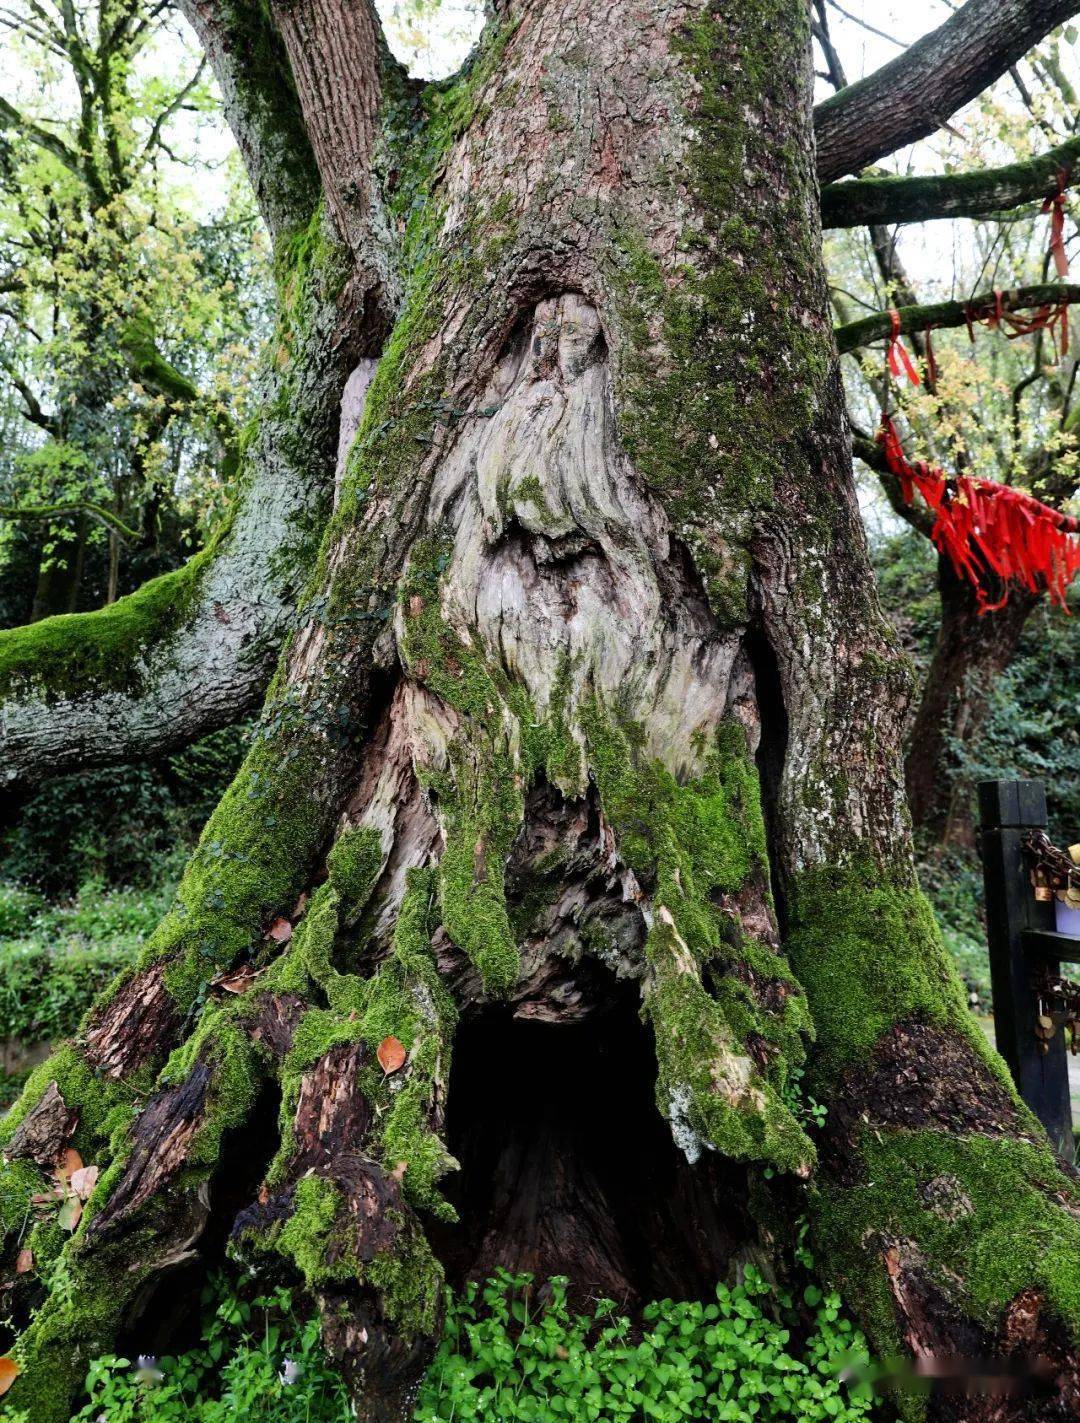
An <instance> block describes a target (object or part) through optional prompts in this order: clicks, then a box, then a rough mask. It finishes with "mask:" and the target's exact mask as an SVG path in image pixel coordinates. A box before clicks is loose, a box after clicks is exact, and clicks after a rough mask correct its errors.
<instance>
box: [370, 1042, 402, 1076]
mask: <svg viewBox="0 0 1080 1423" xmlns="http://www.w3.org/2000/svg"><path fill="white" fill-rule="evenodd" d="M375 1056H376V1057H377V1058H378V1059H379V1066H380V1067H381V1068H382V1070H383V1072H384V1073H385V1074H386V1076H387V1077H389V1076H390V1074H391V1073H392V1072H397V1071H399V1070H400V1069H401V1068H402V1067H404V1066H405V1048H404V1047H403V1046H402V1044H401V1042H400V1041H399V1039H397V1038H393V1037H390V1038H383V1040H382V1042H381V1043H380V1044H379V1047H378V1051H377V1052H376V1054H375Z"/></svg>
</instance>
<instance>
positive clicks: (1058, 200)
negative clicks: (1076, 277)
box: [1042, 171, 1069, 277]
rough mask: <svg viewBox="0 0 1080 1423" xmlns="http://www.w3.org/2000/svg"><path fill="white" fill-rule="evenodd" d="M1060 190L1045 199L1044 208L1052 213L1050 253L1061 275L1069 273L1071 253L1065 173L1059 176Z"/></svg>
mask: <svg viewBox="0 0 1080 1423" xmlns="http://www.w3.org/2000/svg"><path fill="white" fill-rule="evenodd" d="M1057 185H1058V190H1057V192H1056V193H1055V194H1054V196H1053V197H1051V198H1045V199H1044V200H1043V205H1042V210H1043V212H1044V213H1049V214H1050V254H1051V256H1052V257H1053V259H1054V266H1055V267H1056V268H1057V274H1058V276H1059V277H1067V276H1068V275H1069V254H1068V253H1067V252H1066V251H1065V173H1064V171H1061V172H1060V173H1058V176H1057Z"/></svg>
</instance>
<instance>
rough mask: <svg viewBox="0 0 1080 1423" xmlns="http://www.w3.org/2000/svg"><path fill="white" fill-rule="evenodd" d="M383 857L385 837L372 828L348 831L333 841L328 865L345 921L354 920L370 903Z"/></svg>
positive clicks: (331, 881)
mask: <svg viewBox="0 0 1080 1423" xmlns="http://www.w3.org/2000/svg"><path fill="white" fill-rule="evenodd" d="M383 858H384V856H383V848H382V836H381V835H380V834H379V832H378V831H377V830H373V829H372V828H371V827H370V826H365V827H364V828H362V829H360V830H347V831H346V832H345V833H344V834H343V835H339V836H338V838H337V839H336V840H335V841H334V845H333V848H332V849H331V851H330V854H329V855H328V857H327V861H326V866H327V869H328V870H329V872H330V883H331V884H332V885H333V887H334V889H335V890H337V892H338V895H339V897H340V900H341V910H340V913H341V915H342V917H343V918H344V919H352V918H354V917H355V916H356V915H357V914H359V913H360V911H361V910H362V909H363V907H364V905H365V904H367V902H368V899H369V898H370V897H371V891H372V890H373V889H374V888H375V881H376V880H377V879H378V877H379V875H380V873H381V872H382V867H383Z"/></svg>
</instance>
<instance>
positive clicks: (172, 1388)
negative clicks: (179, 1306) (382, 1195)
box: [72, 1279, 351, 1423]
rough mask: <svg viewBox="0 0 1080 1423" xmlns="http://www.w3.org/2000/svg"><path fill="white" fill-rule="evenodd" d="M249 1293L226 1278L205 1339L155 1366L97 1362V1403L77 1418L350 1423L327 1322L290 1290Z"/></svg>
mask: <svg viewBox="0 0 1080 1423" xmlns="http://www.w3.org/2000/svg"><path fill="white" fill-rule="evenodd" d="M246 1293H248V1292H244V1293H241V1294H236V1293H233V1292H232V1291H231V1290H230V1289H229V1288H228V1287H227V1286H226V1284H225V1281H224V1280H223V1279H218V1280H216V1281H215V1282H214V1283H213V1284H212V1285H211V1286H210V1287H209V1288H208V1289H207V1290H206V1291H205V1292H204V1295H203V1304H204V1305H205V1306H207V1312H206V1314H205V1316H204V1319H203V1325H202V1331H201V1338H200V1340H199V1343H198V1344H197V1345H196V1347H195V1348H193V1349H190V1350H188V1351H186V1352H185V1353H182V1354H179V1355H176V1356H171V1357H166V1358H162V1359H160V1360H157V1361H156V1363H155V1367H154V1368H152V1369H146V1370H143V1371H142V1372H141V1373H140V1370H139V1368H138V1366H137V1365H138V1361H137V1360H135V1361H132V1360H130V1359H126V1358H122V1357H118V1356H116V1355H112V1354H108V1355H105V1356H103V1357H101V1358H98V1359H95V1360H94V1361H93V1363H92V1364H91V1365H90V1371H89V1373H88V1375H87V1380H86V1388H87V1393H88V1394H89V1402H88V1403H87V1404H86V1405H85V1406H84V1407H83V1408H82V1409H80V1411H79V1412H78V1413H77V1414H76V1415H75V1417H74V1418H73V1420H72V1423H134V1420H136V1419H138V1420H140V1423H233V1420H234V1419H237V1418H243V1419H250V1420H252V1423H347V1420H348V1419H349V1417H350V1416H351V1415H350V1412H349V1406H348V1399H347V1396H346V1393H345V1386H344V1383H343V1382H342V1380H341V1379H340V1377H339V1376H338V1375H337V1374H335V1373H334V1372H332V1370H331V1369H330V1368H329V1367H328V1366H327V1364H326V1362H325V1360H324V1358H323V1354H322V1350H321V1347H320V1344H319V1325H318V1321H317V1320H316V1319H306V1320H305V1319H302V1318H300V1317H299V1316H298V1315H297V1314H296V1313H295V1311H294V1310H293V1307H292V1299H291V1296H290V1294H289V1291H288V1290H285V1289H277V1290H275V1291H274V1292H273V1293H272V1294H269V1295H257V1296H256V1297H255V1298H254V1299H248V1298H245V1294H246ZM290 1365H291V1366H292V1367H290ZM294 1371H295V1373H296V1378H295V1382H286V1381H285V1380H286V1379H288V1378H289V1377H290V1376H291V1375H292V1374H293V1372H294ZM157 1375H160V1378H158V1377H157Z"/></svg>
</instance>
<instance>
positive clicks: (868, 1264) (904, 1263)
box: [789, 867, 1080, 1420]
mask: <svg viewBox="0 0 1080 1423" xmlns="http://www.w3.org/2000/svg"><path fill="white" fill-rule="evenodd" d="M793 911H794V913H793V917H794V932H793V934H792V936H791V938H790V941H789V951H790V954H791V958H792V962H793V965H794V967H795V969H796V971H797V973H798V974H799V978H800V980H801V982H802V983H803V984H804V985H805V987H806V990H807V994H808V996H809V1000H810V1005H811V1009H812V1011H813V1014H814V1020H815V1024H816V1027H817V1030H818V1051H817V1055H816V1058H815V1060H814V1062H813V1064H812V1073H811V1081H812V1085H813V1090H814V1092H815V1095H816V1096H817V1097H818V1098H819V1099H820V1100H822V1101H825V1102H826V1103H828V1116H827V1119H826V1124H825V1129H824V1132H823V1134H822V1138H821V1141H820V1152H821V1171H820V1172H819V1174H818V1176H817V1178H816V1181H815V1185H814V1188H813V1189H812V1192H811V1218H812V1222H813V1229H814V1234H815V1237H816V1242H817V1247H818V1250H819V1253H820V1256H821V1258H822V1261H823V1263H824V1265H825V1268H826V1270H827V1271H828V1273H829V1275H830V1276H831V1277H832V1279H833V1280H834V1281H835V1282H836V1283H837V1285H839V1287H840V1288H841V1289H842V1291H843V1293H844V1297H845V1299H847V1300H848V1301H849V1303H851V1304H852V1305H853V1306H854V1307H855V1308H856V1309H857V1310H858V1311H859V1313H860V1317H861V1319H862V1322H863V1323H864V1325H865V1327H866V1329H867V1332H868V1334H869V1335H870V1337H871V1340H872V1342H873V1344H874V1346H875V1348H876V1350H877V1351H878V1353H879V1354H881V1355H883V1356H888V1355H892V1354H897V1353H901V1354H915V1355H916V1356H919V1355H926V1354H936V1355H939V1356H945V1355H961V1356H964V1357H967V1358H971V1357H972V1356H982V1357H993V1356H999V1355H1006V1356H1009V1355H1012V1356H1014V1361H1015V1357H1020V1358H1021V1359H1022V1360H1023V1361H1025V1362H1026V1361H1030V1360H1031V1359H1033V1358H1035V1357H1037V1356H1040V1355H1041V1356H1043V1358H1044V1362H1045V1361H1049V1365H1050V1367H1049V1372H1048V1373H1047V1380H1048V1382H1047V1388H1048V1391H1049V1393H1052V1394H1053V1399H1052V1400H1050V1399H1049V1398H1048V1401H1047V1403H1046V1407H1047V1408H1048V1409H1050V1410H1051V1411H1050V1412H1048V1413H1047V1414H1046V1415H1045V1416H1047V1417H1051V1416H1053V1417H1065V1416H1072V1413H1073V1412H1075V1411H1076V1410H1077V1409H1080V1362H1078V1361H1080V1349H1078V1344H1080V1268H1078V1266H1077V1262H1078V1261H1080V1190H1078V1188H1077V1183H1076V1179H1075V1176H1074V1175H1071V1174H1070V1175H1066V1174H1065V1173H1064V1172H1063V1171H1062V1170H1061V1169H1060V1168H1059V1166H1058V1164H1057V1163H1056V1161H1055V1158H1054V1156H1053V1153H1052V1152H1051V1150H1050V1148H1049V1146H1048V1144H1047V1142H1046V1138H1045V1135H1044V1133H1043V1132H1042V1130H1041V1128H1040V1127H1039V1125H1038V1123H1037V1122H1036V1121H1035V1120H1034V1118H1033V1117H1032V1116H1031V1114H1030V1113H1029V1112H1028V1111H1027V1109H1026V1108H1025V1107H1024V1106H1023V1104H1022V1103H1021V1102H1020V1101H1019V1099H1018V1098H1017V1095H1016V1093H1015V1090H1014V1088H1013V1086H1012V1083H1011V1081H1010V1080H1009V1078H1008V1074H1007V1072H1006V1070H1005V1067H1004V1064H1003V1063H1002V1062H1001V1060H1000V1059H999V1058H998V1057H997V1055H996V1054H995V1053H993V1052H992V1051H991V1049H990V1048H989V1047H988V1045H987V1043H986V1040H985V1038H984V1036H983V1034H982V1033H981V1031H980V1030H979V1028H978V1026H977V1025H976V1024H974V1023H973V1021H972V1020H971V1018H970V1015H969V1014H968V1012H967V1009H966V1007H965V1005H964V1002H963V998H962V993H961V988H960V984H959V981H958V979H957V978H956V975H955V971H954V970H953V968H952V966H951V964H950V962H949V960H948V956H947V953H946V951H945V949H944V947H943V945H942V943H941V940H940V937H939V935H938V932H937V929H936V926H935V924H934V919H933V915H932V914H931V912H930V909H929V907H928V905H927V904H926V902H925V900H924V899H923V898H922V896H921V895H920V894H919V892H918V889H917V888H916V887H915V886H914V885H913V884H912V883H911V882H910V881H905V880H900V881H899V882H897V881H893V882H889V881H888V880H887V879H885V880H883V878H882V875H881V873H880V871H878V872H875V871H874V870H872V869H871V868H869V867H863V868H857V869H848V870H820V871H815V872H810V873H807V874H805V875H804V877H803V878H802V880H801V882H800V883H799V885H798V886H797V893H796V895H795V897H794V900H793ZM1046 1372H1047V1371H1046V1369H1044V1373H1046ZM1051 1381H1052V1387H1051V1386H1050V1385H1051ZM897 1402H898V1407H899V1409H900V1412H901V1414H902V1415H903V1416H904V1417H905V1418H909V1419H913V1420H917V1419H921V1418H923V1417H924V1416H925V1413H926V1408H927V1402H926V1397H925V1396H924V1395H918V1394H912V1393H910V1392H902V1393H900V1394H899V1395H898V1400H897ZM1062 1409H1064V1411H1061V1410H1062ZM1070 1409H1071V1410H1072V1412H1070ZM1054 1410H1058V1411H1054ZM979 1416H980V1417H981V1416H982V1415H981V1414H980V1415H979ZM1008 1416H1009V1417H1012V1416H1013V1415H1011V1414H1009V1415H1008ZM1025 1416H1028V1415H1025ZM1030 1416H1036V1415H1034V1414H1032V1415H1030ZM1039 1416H1043V1415H1039Z"/></svg>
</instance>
